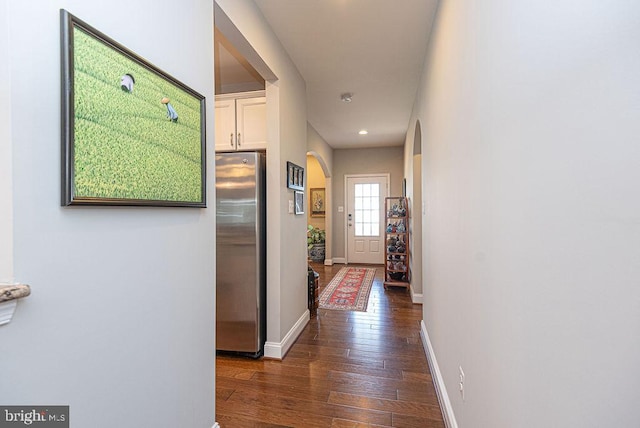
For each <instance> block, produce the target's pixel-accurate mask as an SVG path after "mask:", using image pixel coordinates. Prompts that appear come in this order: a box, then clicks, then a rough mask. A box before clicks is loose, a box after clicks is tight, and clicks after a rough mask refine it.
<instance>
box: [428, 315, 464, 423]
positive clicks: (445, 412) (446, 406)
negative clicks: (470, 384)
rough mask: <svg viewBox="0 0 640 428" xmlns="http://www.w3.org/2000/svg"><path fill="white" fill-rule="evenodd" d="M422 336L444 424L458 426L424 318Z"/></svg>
mask: <svg viewBox="0 0 640 428" xmlns="http://www.w3.org/2000/svg"><path fill="white" fill-rule="evenodd" d="M420 337H421V338H422V346H423V347H424V352H425V353H426V354H427V361H428V362H429V368H430V369H431V377H432V378H433V386H435V388H436V394H437V395H438V402H439V403H440V408H441V409H442V416H443V418H444V425H445V426H446V427H447V428H458V422H456V415H455V414H454V413H453V407H452V406H451V401H450V400H449V394H447V387H446V386H445V385H444V379H443V378H442V373H441V372H440V367H438V361H437V360H436V354H435V352H434V351H433V346H432V345H431V340H429V333H427V326H426V325H425V324H424V320H422V321H420Z"/></svg>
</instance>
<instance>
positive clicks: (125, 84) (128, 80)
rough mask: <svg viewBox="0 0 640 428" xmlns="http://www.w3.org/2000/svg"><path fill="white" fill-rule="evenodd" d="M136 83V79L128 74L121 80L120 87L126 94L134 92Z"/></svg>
mask: <svg viewBox="0 0 640 428" xmlns="http://www.w3.org/2000/svg"><path fill="white" fill-rule="evenodd" d="M134 83H136V79H134V78H133V75H131V74H129V73H127V74H125V75H124V76H122V77H121V78H120V87H121V88H122V90H123V91H125V92H129V93H131V92H133V84H134Z"/></svg>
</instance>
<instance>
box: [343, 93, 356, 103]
mask: <svg viewBox="0 0 640 428" xmlns="http://www.w3.org/2000/svg"><path fill="white" fill-rule="evenodd" d="M352 98H353V94H352V93H351V92H345V93H344V94H341V95H340V99H341V100H342V101H343V102H345V103H350V102H351V100H352Z"/></svg>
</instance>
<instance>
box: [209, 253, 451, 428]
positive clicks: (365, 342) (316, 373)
mask: <svg viewBox="0 0 640 428" xmlns="http://www.w3.org/2000/svg"><path fill="white" fill-rule="evenodd" d="M312 266H313V268H314V269H315V270H316V272H318V273H319V274H320V281H319V282H320V290H321V291H322V289H323V288H324V286H326V284H327V283H328V282H329V281H330V280H331V278H332V277H333V276H334V275H335V274H336V273H337V272H338V270H340V268H341V267H343V265H334V266H323V265H321V264H312ZM376 267H377V272H376V277H375V280H374V284H373V288H372V290H371V296H370V298H369V306H368V308H367V312H352V311H335V310H325V309H319V310H318V314H317V316H316V317H313V318H311V321H310V322H309V324H308V325H307V326H306V328H305V329H304V331H303V332H302V334H301V335H300V337H299V338H298V340H297V341H296V343H295V344H294V345H293V346H292V348H291V350H290V351H289V353H288V354H287V355H286V356H285V358H284V359H283V361H274V360H265V359H261V360H250V359H245V358H239V357H229V356H218V358H217V368H216V420H217V421H218V422H219V423H220V426H221V428H244V427H263V428H283V427H304V428H307V427H309V428H313V427H322V428H326V427H333V428H360V427H416V428H417V427H419V428H432V427H434V428H435V427H437V428H442V427H444V423H443V420H442V413H441V411H440V407H439V406H438V399H437V397H436V393H435V390H434V387H433V383H432V379H431V375H430V373H429V367H428V365H427V360H426V357H425V354H424V350H423V348H422V344H421V342H420V320H421V319H422V306H420V305H413V304H412V303H411V299H410V296H409V293H408V292H407V291H406V290H404V289H401V288H398V289H394V288H392V287H389V289H388V290H384V288H383V283H382V281H383V274H384V268H383V267H382V266H376Z"/></svg>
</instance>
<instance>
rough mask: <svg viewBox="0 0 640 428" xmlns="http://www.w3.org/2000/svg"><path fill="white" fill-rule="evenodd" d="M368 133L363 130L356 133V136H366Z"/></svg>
mask: <svg viewBox="0 0 640 428" xmlns="http://www.w3.org/2000/svg"><path fill="white" fill-rule="evenodd" d="M368 133H369V131H367V130H366V129H363V130H362V131H360V132H358V134H360V135H367V134H368Z"/></svg>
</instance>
